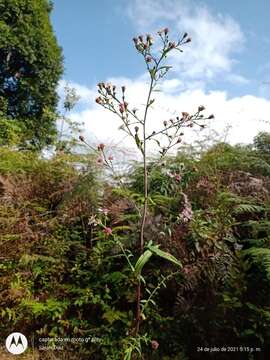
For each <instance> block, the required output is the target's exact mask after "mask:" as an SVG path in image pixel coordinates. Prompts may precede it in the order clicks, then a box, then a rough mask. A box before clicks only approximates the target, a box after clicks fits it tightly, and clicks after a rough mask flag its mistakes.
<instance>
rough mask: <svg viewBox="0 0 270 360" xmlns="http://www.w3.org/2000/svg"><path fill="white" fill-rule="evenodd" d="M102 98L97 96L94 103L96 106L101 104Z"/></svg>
mask: <svg viewBox="0 0 270 360" xmlns="http://www.w3.org/2000/svg"><path fill="white" fill-rule="evenodd" d="M102 102H103V101H102V98H101V97H100V96H99V97H98V98H96V103H97V104H102Z"/></svg>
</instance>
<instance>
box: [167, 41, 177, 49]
mask: <svg viewBox="0 0 270 360" xmlns="http://www.w3.org/2000/svg"><path fill="white" fill-rule="evenodd" d="M168 46H169V49H174V48H175V47H176V44H175V42H169V44H168Z"/></svg>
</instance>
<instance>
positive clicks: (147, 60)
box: [145, 55, 152, 63]
mask: <svg viewBox="0 0 270 360" xmlns="http://www.w3.org/2000/svg"><path fill="white" fill-rule="evenodd" d="M145 61H146V62H148V63H150V62H151V61H152V57H151V56H149V55H148V56H146V58H145Z"/></svg>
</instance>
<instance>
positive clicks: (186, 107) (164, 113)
mask: <svg viewBox="0 0 270 360" xmlns="http://www.w3.org/2000/svg"><path fill="white" fill-rule="evenodd" d="M110 81H111V82H112V83H114V84H117V85H118V86H121V85H126V87H127V90H126V95H127V101H128V102H129V103H130V106H131V107H133V106H134V107H137V108H142V106H143V104H144V103H145V99H146V93H147V86H146V85H145V82H144V81H143V80H142V79H138V80H135V81H131V80H130V79H125V78H121V79H110ZM168 84H169V85H168ZM168 84H167V91H165V92H162V93H156V94H155V98H156V105H154V106H153V109H152V110H151V112H150V114H149V120H148V131H149V133H151V132H152V130H157V129H158V128H161V127H162V123H163V121H164V120H168V119H170V118H171V117H174V116H177V115H178V114H181V112H182V111H187V112H189V113H193V112H195V111H196V110H197V106H199V105H204V106H205V107H206V113H207V114H210V113H213V114H214V115H215V119H214V120H210V121H208V123H207V124H208V127H209V128H210V129H214V130H216V131H217V132H218V133H219V134H221V133H223V132H224V130H225V129H226V128H227V127H228V126H231V130H230V131H229V134H228V136H227V140H228V141H229V142H231V143H249V142H252V139H253V138H254V136H255V135H256V134H257V133H258V132H259V131H269V130H270V125H269V124H268V122H267V121H268V120H269V117H268V114H269V113H270V101H268V100H266V99H264V98H260V97H256V96H252V95H245V96H239V97H234V98H229V97H228V94H227V93H226V92H225V91H213V92H208V93H207V92H205V91H204V90H203V89H197V90H186V91H183V92H181V93H179V92H177V93H175V92H173V93H172V92H171V89H172V88H174V86H175V87H176V88H177V86H178V85H179V84H178V82H177V81H175V82H173V81H171V82H169V83H168ZM165 88H166V86H165ZM77 89H80V87H79V86H77ZM82 93H83V94H84V93H85V89H82ZM86 93H89V94H93V93H96V94H97V92H96V90H95V89H94V88H93V89H88V90H87V91H86ZM79 94H80V92H79ZM94 99H95V97H93V98H92V102H89V105H88V106H87V107H85V108H84V110H82V111H80V112H76V113H72V114H71V117H72V118H73V119H74V120H76V121H83V122H84V123H85V135H86V137H88V138H89V139H90V141H91V142H92V143H93V142H94V143H98V142H104V143H106V144H109V145H110V146H112V147H113V146H116V145H117V146H118V147H120V148H121V147H122V148H133V149H134V144H133V142H132V141H133V140H132V139H130V138H127V137H126V134H125V133H124V132H123V131H121V130H119V126H120V125H121V120H120V119H118V118H117V117H116V116H115V115H114V114H112V113H110V112H108V111H106V110H104V109H103V108H102V107H100V106H99V105H97V104H96V103H95V101H94ZM132 99H133V100H134V101H135V102H132ZM139 114H140V112H139ZM140 115H142V113H141V114H140ZM184 132H185V134H186V136H185V140H186V141H187V142H192V141H193V140H194V139H195V134H194V133H193V132H191V131H190V130H189V131H187V130H185V131H184ZM150 148H151V149H152V150H153V149H154V147H153V145H152V146H151V147H150Z"/></svg>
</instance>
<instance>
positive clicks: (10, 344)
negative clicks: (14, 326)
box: [6, 332, 28, 355]
mask: <svg viewBox="0 0 270 360" xmlns="http://www.w3.org/2000/svg"><path fill="white" fill-rule="evenodd" d="M27 347H28V341H27V339H26V337H25V336H24V335H23V334H21V333H19V332H14V333H12V334H10V335H8V337H7V338H6V349H7V351H9V352H10V353H11V354H13V355H19V354H22V353H23V352H24V351H25V350H26V349H27Z"/></svg>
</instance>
